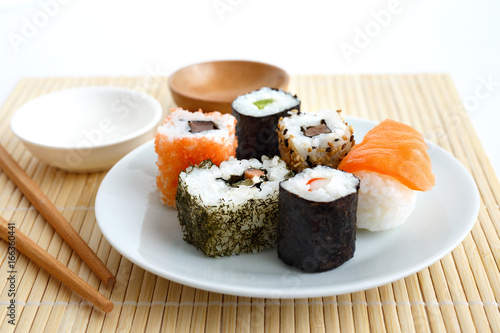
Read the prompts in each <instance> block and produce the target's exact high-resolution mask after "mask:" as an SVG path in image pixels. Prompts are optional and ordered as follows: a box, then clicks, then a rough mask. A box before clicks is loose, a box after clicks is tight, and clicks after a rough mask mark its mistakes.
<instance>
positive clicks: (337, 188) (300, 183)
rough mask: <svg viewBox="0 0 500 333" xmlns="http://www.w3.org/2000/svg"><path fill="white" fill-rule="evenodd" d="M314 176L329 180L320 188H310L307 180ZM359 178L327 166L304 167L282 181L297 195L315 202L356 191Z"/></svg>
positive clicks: (325, 200)
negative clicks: (293, 175)
mask: <svg viewBox="0 0 500 333" xmlns="http://www.w3.org/2000/svg"><path fill="white" fill-rule="evenodd" d="M314 178H326V179H328V180H329V182H325V183H324V185H323V186H322V187H320V188H318V189H315V190H310V189H311V187H310V185H307V182H308V181H309V180H311V179H314ZM358 184H359V180H358V179H357V178H356V177H354V176H353V175H352V174H350V173H347V172H343V171H340V170H337V169H333V168H330V167H326V166H322V165H319V166H316V167H314V168H310V169H304V170H303V171H302V172H300V173H298V174H297V175H296V176H295V177H293V178H290V179H288V180H287V181H284V182H282V183H281V186H282V187H283V188H284V189H285V190H287V191H288V192H291V193H293V194H295V195H298V196H299V197H301V198H304V199H306V200H310V201H315V202H330V201H334V200H337V199H339V198H342V197H345V196H346V195H349V194H351V193H355V192H356V187H357V185H358Z"/></svg>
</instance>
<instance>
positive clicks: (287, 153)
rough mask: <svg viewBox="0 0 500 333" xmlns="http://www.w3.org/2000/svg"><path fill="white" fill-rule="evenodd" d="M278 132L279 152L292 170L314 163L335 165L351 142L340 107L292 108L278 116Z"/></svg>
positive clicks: (296, 170) (348, 128)
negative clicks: (285, 113)
mask: <svg viewBox="0 0 500 333" xmlns="http://www.w3.org/2000/svg"><path fill="white" fill-rule="evenodd" d="M278 136H279V150H280V156H281V158H282V159H283V160H284V161H285V162H286V164H287V166H288V168H289V169H290V170H293V171H295V172H300V171H302V170H304V169H305V168H310V167H313V166H316V165H326V166H330V167H332V168H337V167H338V165H339V163H340V161H342V158H344V157H345V156H346V155H347V153H349V151H351V148H352V147H353V146H354V143H355V141H354V135H353V128H352V126H350V125H348V124H347V123H346V122H344V119H343V118H342V116H341V115H340V110H339V111H333V110H321V111H318V112H316V113H313V112H300V111H298V112H296V111H292V112H291V114H290V116H288V117H283V118H282V119H280V120H279V123H278Z"/></svg>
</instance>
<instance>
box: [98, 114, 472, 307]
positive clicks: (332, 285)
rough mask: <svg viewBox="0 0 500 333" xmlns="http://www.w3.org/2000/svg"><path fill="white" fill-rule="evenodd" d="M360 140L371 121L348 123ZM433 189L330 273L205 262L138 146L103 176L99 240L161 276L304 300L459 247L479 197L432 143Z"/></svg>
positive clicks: (361, 239)
mask: <svg viewBox="0 0 500 333" xmlns="http://www.w3.org/2000/svg"><path fill="white" fill-rule="evenodd" d="M346 120H347V121H348V122H349V123H350V124H352V126H353V127H354V132H355V134H354V135H355V137H356V140H357V141H358V142H361V139H362V137H363V136H364V134H365V133H366V132H367V131H368V130H370V129H371V128H372V127H373V126H374V125H375V123H374V122H372V121H368V120H362V119H359V118H347V117H346ZM429 155H430V157H431V160H432V165H433V171H434V173H435V175H436V185H435V186H434V188H433V189H432V190H431V191H429V192H426V193H419V195H418V198H417V207H416V208H415V210H414V211H413V213H412V215H411V216H410V217H409V218H408V220H407V222H406V223H405V224H404V225H402V226H400V227H398V228H396V229H394V230H391V231H385V232H377V233H373V232H369V231H366V230H359V231H358V233H357V241H356V251H355V254H354V257H353V258H352V259H351V260H349V261H348V262H346V263H345V264H343V265H342V266H340V267H338V268H335V269H333V270H331V271H328V272H323V273H302V272H300V271H299V270H296V269H294V268H291V267H289V266H287V265H285V264H284V263H282V262H281V261H280V259H279V258H278V256H277V254H276V249H269V250H265V251H263V252H261V253H258V254H241V255H238V256H232V257H226V258H209V257H205V256H204V255H203V254H202V253H201V252H199V251H198V250H196V248H195V247H194V246H192V245H190V244H188V243H186V242H185V241H183V240H182V233H181V229H180V226H179V222H178V221H177V217H176V216H177V215H176V211H175V210H173V209H172V208H168V207H165V206H163V205H162V204H161V203H160V201H159V199H158V192H157V190H156V185H155V177H156V174H157V167H156V165H155V162H156V154H155V152H154V146H153V142H152V141H150V142H148V143H145V144H144V145H142V146H140V147H138V148H137V149H135V150H134V151H132V152H131V153H129V154H128V155H127V156H125V157H124V158H123V159H122V160H120V161H119V162H118V163H117V164H116V165H115V166H114V167H113V168H112V169H111V170H110V171H109V173H108V174H107V175H106V177H105V179H104V180H103V182H102V184H101V186H100V188H99V191H98V193H97V198H96V207H95V209H96V217H97V222H98V224H99V227H100V228H101V230H102V233H103V234H104V237H106V239H107V240H108V241H109V242H110V244H111V245H112V246H113V247H114V248H115V249H116V250H117V251H118V252H120V253H121V254H122V255H123V256H125V257H126V258H127V259H129V260H130V261H132V262H133V263H135V264H137V265H138V266H140V267H142V268H144V269H145V270H148V271H150V272H152V273H154V274H157V275H159V276H161V277H164V278H167V279H170V280H172V281H175V282H179V283H182V284H185V285H188V286H192V287H195V288H199V289H204V290H209V291H215V292H220V293H225V294H231V295H238V296H250V297H267V298H302V297H321V296H329V295H338V294H344V293H349V292H355V291H359V290H364V289H369V288H373V287H377V286H381V285H384V284H387V283H390V282H392V281H395V280H398V279H400V278H403V277H405V276H408V275H410V274H413V273H415V272H418V271H420V270H422V269H423V268H425V267H427V266H429V265H431V264H432V263H434V262H436V261H438V260H439V259H441V258H442V257H444V256H445V255H446V254H448V253H449V252H451V251H452V250H453V249H454V248H455V247H457V246H458V245H459V244H460V242H461V241H462V240H463V239H464V238H465V237H466V236H467V234H468V233H469V231H470V230H471V229H472V227H473V225H474V223H475V221H476V218H477V215H478V212H479V193H478V190H477V187H476V184H475V182H474V180H473V179H472V177H471V175H470V174H469V173H468V172H467V170H466V169H465V168H464V167H463V166H462V165H461V164H460V163H459V162H458V161H457V160H456V159H455V158H454V157H453V156H452V155H450V154H449V153H447V152H446V151H444V150H443V149H441V148H439V147H438V146H436V145H435V144H433V143H429Z"/></svg>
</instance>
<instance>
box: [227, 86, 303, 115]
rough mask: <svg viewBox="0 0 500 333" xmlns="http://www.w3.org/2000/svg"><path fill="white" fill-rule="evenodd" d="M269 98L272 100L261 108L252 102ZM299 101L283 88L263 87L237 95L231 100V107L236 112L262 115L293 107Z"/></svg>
mask: <svg viewBox="0 0 500 333" xmlns="http://www.w3.org/2000/svg"><path fill="white" fill-rule="evenodd" d="M269 98H272V99H273V100H274V101H273V102H272V103H270V104H268V105H266V106H265V107H264V108H262V109H259V108H258V107H257V106H256V105H255V104H254V102H257V101H261V100H264V99H269ZM299 101H300V100H299V99H298V98H297V97H294V96H293V95H292V94H290V93H287V92H285V91H283V90H275V89H271V88H267V87H264V88H261V89H259V90H255V91H252V92H250V93H248V94H246V95H241V96H238V97H237V98H236V99H235V100H234V101H233V104H232V107H233V109H235V110H236V111H237V112H238V113H240V114H243V115H246V116H253V117H264V116H268V115H272V114H275V113H279V112H283V111H284V110H287V109H290V108H292V107H295V106H297V105H298V104H299Z"/></svg>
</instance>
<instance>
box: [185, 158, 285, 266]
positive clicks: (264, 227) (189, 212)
mask: <svg viewBox="0 0 500 333" xmlns="http://www.w3.org/2000/svg"><path fill="white" fill-rule="evenodd" d="M289 176H291V172H290V171H289V170H288V169H287V168H286V165H285V163H284V162H283V161H281V160H280V158H279V157H278V156H275V157H274V158H272V159H269V158H267V157H266V156H263V157H262V162H260V161H259V160H257V159H250V160H237V159H235V158H230V159H229V160H227V161H225V162H222V163H221V164H220V167H217V166H216V165H214V164H213V163H212V162H210V161H208V160H207V161H204V162H202V163H201V164H199V165H198V166H191V167H189V168H188V169H187V170H186V171H183V172H181V173H180V175H179V186H178V189H177V200H176V206H177V217H178V219H179V222H180V225H181V227H182V232H183V239H184V240H185V241H187V242H189V243H191V244H193V245H194V246H195V247H196V248H198V249H199V250H200V251H201V252H203V253H204V254H205V255H207V256H210V257H222V256H231V255H234V254H239V253H241V252H246V253H255V252H258V251H261V250H263V249H266V248H269V247H272V246H274V245H275V244H276V232H277V224H278V188H279V183H280V182H281V181H283V180H285V179H287V178H288V177H289Z"/></svg>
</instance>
